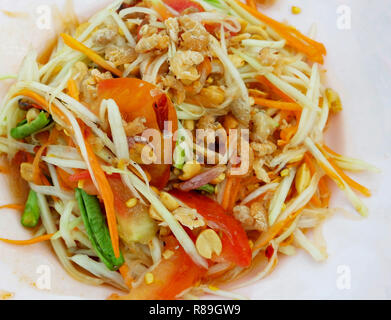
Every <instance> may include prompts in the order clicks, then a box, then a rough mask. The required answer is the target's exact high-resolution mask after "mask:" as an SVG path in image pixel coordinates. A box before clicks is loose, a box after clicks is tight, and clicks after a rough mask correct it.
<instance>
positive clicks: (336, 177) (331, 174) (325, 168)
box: [319, 162, 345, 190]
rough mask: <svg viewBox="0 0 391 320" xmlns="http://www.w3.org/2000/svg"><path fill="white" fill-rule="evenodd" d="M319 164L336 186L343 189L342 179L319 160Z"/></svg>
mask: <svg viewBox="0 0 391 320" xmlns="http://www.w3.org/2000/svg"><path fill="white" fill-rule="evenodd" d="M319 165H320V167H321V168H322V169H323V171H324V172H325V173H326V175H328V176H329V177H330V178H331V179H332V180H334V182H335V183H336V184H337V186H338V187H339V188H340V189H342V190H343V189H345V185H344V183H343V181H342V180H341V179H340V178H339V177H338V176H337V175H336V174H335V173H334V172H333V171H332V170H331V169H329V168H328V167H327V166H325V165H324V164H323V163H321V162H319Z"/></svg>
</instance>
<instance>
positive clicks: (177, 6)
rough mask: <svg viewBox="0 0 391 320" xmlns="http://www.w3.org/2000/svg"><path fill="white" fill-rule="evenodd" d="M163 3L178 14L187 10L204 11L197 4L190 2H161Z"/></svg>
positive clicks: (169, 0)
mask: <svg viewBox="0 0 391 320" xmlns="http://www.w3.org/2000/svg"><path fill="white" fill-rule="evenodd" d="M163 2H164V3H165V4H166V5H168V6H169V7H171V8H173V9H174V10H175V11H177V12H179V13H182V12H183V11H184V10H186V9H189V8H194V9H197V10H198V11H199V12H203V11H204V8H203V7H202V6H201V5H200V4H199V3H197V2H194V1H191V0H163Z"/></svg>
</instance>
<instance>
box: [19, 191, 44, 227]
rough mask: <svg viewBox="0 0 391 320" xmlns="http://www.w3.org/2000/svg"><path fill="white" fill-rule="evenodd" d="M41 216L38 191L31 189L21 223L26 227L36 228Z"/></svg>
mask: <svg viewBox="0 0 391 320" xmlns="http://www.w3.org/2000/svg"><path fill="white" fill-rule="evenodd" d="M40 217H41V209H40V208H39V204H38V197H37V193H36V192H35V191H33V190H30V193H29V196H28V198H27V202H26V206H25V208H24V211H23V215H22V219H21V223H22V225H23V226H24V227H26V228H35V227H36V226H37V225H38V222H39V219H40Z"/></svg>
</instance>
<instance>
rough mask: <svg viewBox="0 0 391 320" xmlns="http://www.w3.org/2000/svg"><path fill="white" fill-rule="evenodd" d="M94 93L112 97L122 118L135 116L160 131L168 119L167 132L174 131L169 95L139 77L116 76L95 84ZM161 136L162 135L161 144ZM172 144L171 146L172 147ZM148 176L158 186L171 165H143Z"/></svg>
mask: <svg viewBox="0 0 391 320" xmlns="http://www.w3.org/2000/svg"><path fill="white" fill-rule="evenodd" d="M98 96H99V98H100V100H103V99H113V100H114V101H115V102H116V103H117V105H118V107H119V109H120V112H121V114H122V117H123V119H124V120H125V121H128V122H129V121H133V120H134V119H136V118H138V117H144V118H145V119H146V123H145V126H146V127H148V128H150V129H155V130H158V131H159V132H160V134H162V132H163V130H164V122H165V121H170V122H171V125H172V128H171V133H172V135H173V136H174V133H175V132H176V131H177V130H178V118H177V114H176V110H175V107H174V105H173V104H172V102H171V100H170V98H169V97H168V96H167V95H166V94H164V93H159V91H158V90H157V88H156V86H154V85H153V84H151V83H148V82H146V81H143V80H139V79H131V78H120V79H109V80H104V81H101V82H100V83H99V86H98ZM163 145H164V143H163V136H162V146H163ZM174 145H175V144H174V143H173V148H174ZM163 152H164V148H162V155H161V158H162V160H163V159H164V154H163ZM143 168H145V169H146V170H147V171H148V172H149V174H150V175H151V182H150V183H151V185H153V186H155V187H157V188H158V189H162V188H164V187H165V186H166V185H167V182H168V179H169V177H170V169H171V165H169V164H152V165H145V166H143Z"/></svg>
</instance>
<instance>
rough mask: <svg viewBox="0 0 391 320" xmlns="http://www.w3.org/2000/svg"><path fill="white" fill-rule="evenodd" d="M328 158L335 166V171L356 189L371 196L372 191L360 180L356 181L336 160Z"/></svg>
mask: <svg viewBox="0 0 391 320" xmlns="http://www.w3.org/2000/svg"><path fill="white" fill-rule="evenodd" d="M327 160H328V161H329V162H330V164H331V166H332V167H333V168H334V170H335V171H337V173H338V174H339V176H340V177H341V178H342V179H343V180H344V181H345V182H346V183H347V184H348V185H349V186H350V187H352V188H353V189H356V190H357V191H359V192H361V193H362V194H363V195H364V196H366V197H370V196H371V191H370V190H369V189H367V188H366V187H364V186H363V185H361V184H359V183H358V182H356V181H354V180H353V179H352V178H350V177H349V176H348V175H346V173H345V172H343V171H342V170H341V169H340V168H339V167H338V166H337V164H336V163H335V162H334V160H333V159H331V158H327Z"/></svg>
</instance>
